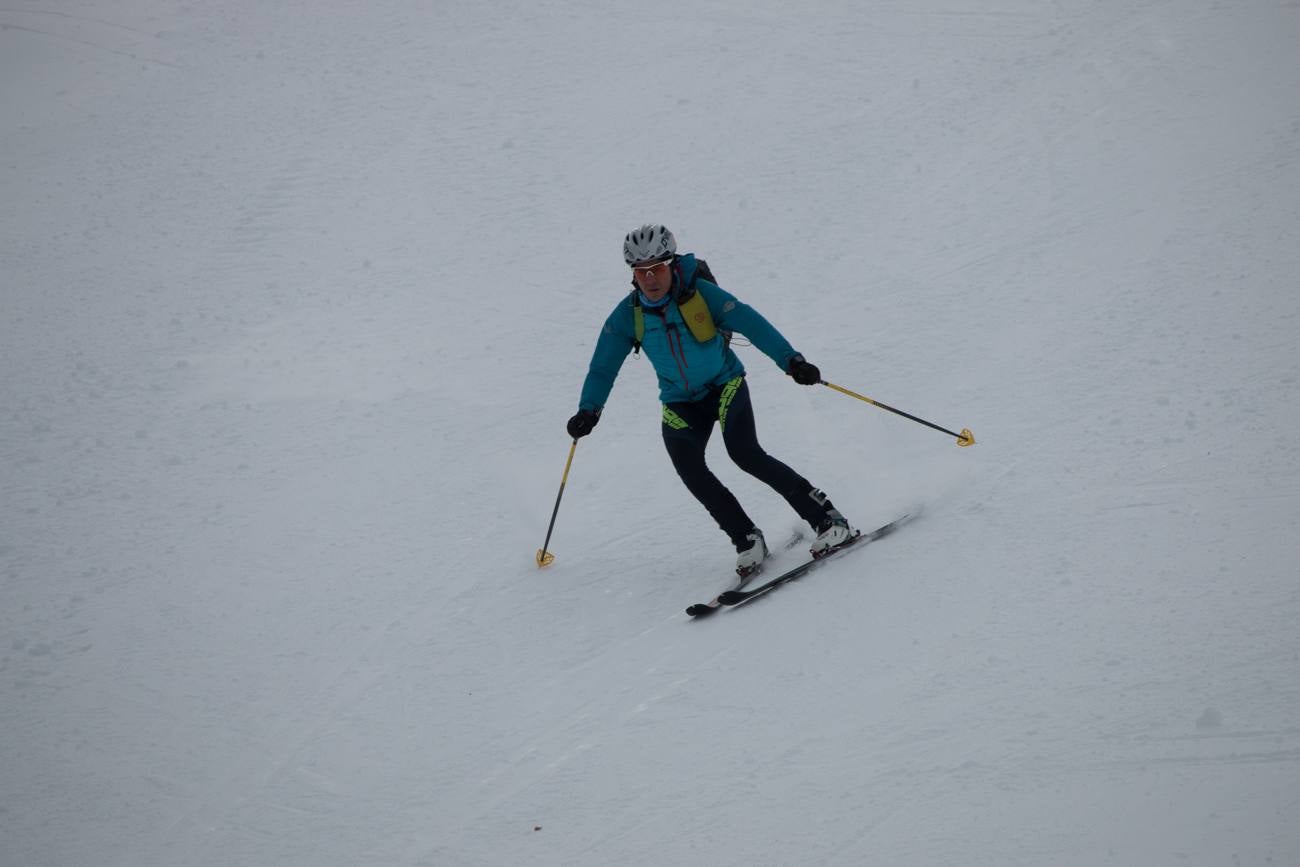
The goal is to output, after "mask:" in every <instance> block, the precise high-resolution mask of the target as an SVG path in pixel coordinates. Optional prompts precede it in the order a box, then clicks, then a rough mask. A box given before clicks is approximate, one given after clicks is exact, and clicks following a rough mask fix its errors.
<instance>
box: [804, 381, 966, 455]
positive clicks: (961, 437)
mask: <svg viewBox="0 0 1300 867" xmlns="http://www.w3.org/2000/svg"><path fill="white" fill-rule="evenodd" d="M821 384H822V385H824V386H826V387H827V388H833V389H835V390H836V391H838V392H840V393H841V394H847V395H848V396H849V397H856V398H857V399H858V400H865V401H866V402H867V403H869V404H871V405H872V406H878V407H880V408H881V409H883V410H887V411H888V412H892V413H894V414H895V415H901V416H902V417H903V418H907V419H911V420H912V421H914V422H917V423H918V424H923V425H925V426H926V427H929V428H934V429H935V430H937V431H942V432H943V433H946V434H948V436H954V437H956V438H957V445H959V446H973V445H975V434H973V433H971V432H970V428H968V427H964V428H962V429H961V433H953V432H952V431H950V430H948V429H947V428H945V427H939V426H938V425H937V424H933V423H931V422H928V421H926V420H925V419H923V418H917V417H916V416H914V415H910V414H909V413H905V412H903V411H902V410H901V409H894V408H893V407H892V406H886V405H885V404H883V403H881V402H880V401H878V400H872V399H871V398H869V397H867V396H866V395H862V394H858V393H857V392H856V391H849V390H848V389H847V388H841V387H840V386H838V385H836V384H835V383H833V382H827V381H826V380H824V379H823V380H821Z"/></svg>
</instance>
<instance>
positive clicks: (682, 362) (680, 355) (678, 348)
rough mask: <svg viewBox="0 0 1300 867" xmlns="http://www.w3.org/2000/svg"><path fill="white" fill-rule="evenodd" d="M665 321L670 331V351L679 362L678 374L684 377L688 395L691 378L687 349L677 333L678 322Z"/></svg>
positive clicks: (683, 380) (665, 318)
mask: <svg viewBox="0 0 1300 867" xmlns="http://www.w3.org/2000/svg"><path fill="white" fill-rule="evenodd" d="M664 320H665V321H664V326H665V327H666V329H667V331H668V351H669V352H671V353H672V356H673V361H675V362H677V372H678V373H680V374H681V375H682V383H683V384H684V385H685V386H686V393H687V394H690V393H691V378H690V377H689V376H687V375H686V368H687V367H688V366H689V365H688V364H687V363H686V348H685V347H684V346H682V336H681V335H680V334H678V333H677V323H676V322H668V321H667V317H664ZM674 337H676V338H677V342H676V343H674V342H673V338H674Z"/></svg>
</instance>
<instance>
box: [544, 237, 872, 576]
mask: <svg viewBox="0 0 1300 867" xmlns="http://www.w3.org/2000/svg"><path fill="white" fill-rule="evenodd" d="M623 259H624V261H625V262H627V264H628V266H629V267H630V268H631V269H632V285H633V287H634V288H633V290H632V293H631V297H630V299H625V300H623V301H620V302H619V304H618V306H617V307H615V308H614V311H613V312H612V313H610V315H609V317H608V318H607V319H606V320H605V325H604V328H603V329H602V330H601V333H600V337H599V339H598V340H597V342H596V348H595V350H594V351H593V352H592V356H591V365H590V367H589V369H588V371H587V377H586V380H585V381H584V382H583V385H582V394H581V396H580V398H579V401H578V412H577V413H576V414H575V415H574V416H573V417H572V418H570V419H569V422H568V432H569V436H571V437H573V438H574V439H575V440H576V439H578V438H580V437H584V436H586V435H587V434H589V433H591V430H592V428H594V427H595V426H596V423H597V422H598V421H599V420H600V413H601V410H602V409H603V408H604V405H605V401H606V400H607V399H608V397H609V393H610V391H611V390H612V389H613V386H614V380H615V379H616V378H617V377H618V372H619V370H620V369H621V368H622V366H623V362H624V360H625V359H626V358H627V356H628V353H629V352H632V351H633V350H634V349H637V350H639V349H641V348H644V349H645V354H646V357H647V358H649V359H650V362H651V364H653V365H654V369H655V373H656V374H657V375H658V378H659V399H660V401H661V402H662V403H663V422H662V432H663V438H664V446H665V447H666V448H667V450H668V456H669V457H670V458H671V459H672V462H673V467H674V468H675V469H676V470H677V474H678V475H679V476H680V477H681V480H682V482H683V483H685V485H686V487H687V489H688V490H690V492H691V493H692V494H693V495H694V496H695V498H696V499H697V500H699V501H700V503H701V504H702V505H703V506H704V508H705V509H707V510H708V512H709V514H710V515H712V516H713V519H714V520H715V521H717V522H718V526H719V527H721V528H722V531H723V532H725V533H726V534H727V535H728V536H729V537H730V538H731V542H732V544H733V545H735V546H736V551H737V554H738V556H737V558H736V572H737V573H738V574H739V575H740V576H741V577H746V576H748V575H750V574H752V573H753V572H754V571H755V570H757V569H758V568H759V566H760V565H761V564H762V562H763V560H764V559H765V558H766V557H767V554H768V549H767V543H766V541H765V540H764V539H763V532H762V531H761V530H760V529H759V528H758V527H756V526H754V522H753V521H752V520H750V518H749V516H748V515H746V514H745V510H744V509H743V508H742V507H741V505H740V503H739V502H738V501H737V500H736V497H735V496H734V495H733V494H732V493H731V491H730V490H728V489H727V487H726V486H725V485H723V484H722V482H721V481H719V480H718V478H717V476H715V475H714V474H713V473H712V471H710V470H709V468H708V466H706V464H705V461H704V450H705V446H706V445H707V444H708V441H709V436H710V434H711V433H712V432H713V424H714V422H715V421H716V422H717V423H718V426H719V427H720V428H721V430H722V439H723V442H724V443H725V444H726V447H727V454H728V455H729V456H730V457H731V459H732V460H733V461H734V462H735V463H736V466H738V467H740V468H741V469H742V470H744V471H745V472H747V473H749V474H750V475H752V476H754V477H755V478H757V479H759V480H761V481H763V482H765V483H766V484H767V485H769V486H770V487H771V488H772V489H773V490H775V491H776V492H777V493H778V494H780V495H781V496H782V497H784V498H785V499H786V502H788V503H789V504H790V506H791V507H792V508H793V509H794V510H795V512H797V513H798V514H799V516H800V517H801V518H803V519H804V520H805V521H807V522H808V523H809V525H811V526H812V528H813V530H814V532H815V533H816V534H817V537H816V539H815V540H814V541H813V543H812V552H813V554H814V555H820V554H821V553H823V552H824V551H826V550H827V549H829V548H833V547H836V546H838V545H841V544H843V543H844V542H845V541H847V540H848V539H849V538H850V537H851V536H852V534H853V530H852V529H851V528H850V527H849V523H848V521H847V520H845V518H844V516H843V515H841V514H840V513H839V511H838V510H837V509H836V508H835V506H834V505H833V504H832V503H831V501H830V500H829V499H828V498H827V496H826V494H824V493H823V492H822V491H820V490H818V489H817V488H815V487H813V486H812V484H810V483H809V482H808V481H807V480H806V479H805V478H804V477H803V476H801V475H799V473H797V472H795V471H794V470H792V469H791V468H790V467H788V466H786V465H785V464H784V463H782V462H781V461H779V460H777V459H776V458H774V457H772V456H771V455H769V454H768V453H767V452H765V451H764V450H763V448H762V446H760V445H759V444H758V437H757V433H756V431H755V426H754V410H753V407H752V405H751V404H750V399H749V386H748V385H747V384H746V382H745V368H744V365H742V364H741V362H740V359H739V358H738V357H737V356H736V353H735V352H734V351H733V350H732V349H731V347H730V346H729V345H728V344H729V337H730V332H733V331H734V332H739V333H740V334H743V335H745V336H746V337H747V338H749V340H750V341H751V342H752V343H753V344H754V346H756V347H758V349H760V350H761V351H762V352H763V353H764V354H765V355H767V356H768V357H769V358H771V359H772V360H773V361H774V362H776V364H777V366H778V367H780V368H781V369H782V370H783V371H785V372H786V373H787V374H789V375H790V376H791V377H792V378H793V379H794V381H795V382H797V383H799V384H800V385H816V384H818V383H819V382H821V372H820V371H819V370H818V369H817V367H816V366H815V365H813V364H809V363H808V362H807V361H806V360H804V357H803V356H802V355H800V354H799V353H798V352H796V351H795V350H794V348H793V347H792V346H791V345H790V343H789V341H787V340H786V339H785V338H784V337H783V336H782V335H781V333H780V332H779V331H777V330H776V328H774V327H773V326H772V325H771V324H770V323H769V322H768V321H767V320H766V319H764V318H763V317H762V316H761V315H760V314H759V313H758V311H756V310H754V309H753V308H752V307H750V306H748V305H747V304H744V303H742V302H741V301H739V300H737V299H736V297H735V296H733V295H731V294H730V293H729V292H727V291H726V290H724V289H722V288H721V287H719V286H718V285H717V284H716V283H714V282H713V280H712V276H713V275H712V274H711V273H710V272H709V270H708V266H707V265H706V264H705V263H704V262H703V261H702V260H698V259H696V258H695V256H694V255H693V254H691V253H685V254H683V255H680V256H679V255H677V241H676V239H675V238H674V237H673V233H672V232H670V231H669V230H668V229H667V227H665V226H662V225H653V224H648V225H644V226H641V227H640V228H638V229H634V230H633V231H631V232H629V233H628V235H627V237H626V238H625V239H624V240H623Z"/></svg>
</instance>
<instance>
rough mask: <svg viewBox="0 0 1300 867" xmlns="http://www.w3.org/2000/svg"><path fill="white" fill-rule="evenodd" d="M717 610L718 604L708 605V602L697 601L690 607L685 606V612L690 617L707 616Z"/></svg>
mask: <svg viewBox="0 0 1300 867" xmlns="http://www.w3.org/2000/svg"><path fill="white" fill-rule="evenodd" d="M717 610H718V606H716V605H709V604H708V603H705V602H697V603H696V604H694V605H692V606H691V607H690V608H687V609H686V613H687V614H689V615H690V616H691V617H707V616H708V615H710V614H712V613H713V612H715V611H717Z"/></svg>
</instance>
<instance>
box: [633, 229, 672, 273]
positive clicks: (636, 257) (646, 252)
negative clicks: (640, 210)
mask: <svg viewBox="0 0 1300 867" xmlns="http://www.w3.org/2000/svg"><path fill="white" fill-rule="evenodd" d="M676 252H677V239H676V238H674V237H673V233H672V232H670V231H668V227H667V226H658V225H655V224H653V223H646V224H645V225H644V226H642V227H641V228H639V229H633V230H632V231H630V232H628V233H627V237H626V238H624V239H623V261H624V262H626V263H627V264H629V265H636V264H639V263H641V262H653V261H654V260H656V259H667V258H668V257H669V256H672V255H674V254H675V253H676Z"/></svg>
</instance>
